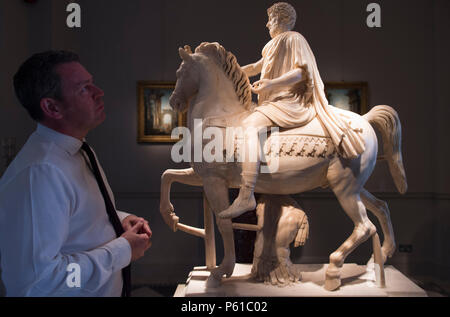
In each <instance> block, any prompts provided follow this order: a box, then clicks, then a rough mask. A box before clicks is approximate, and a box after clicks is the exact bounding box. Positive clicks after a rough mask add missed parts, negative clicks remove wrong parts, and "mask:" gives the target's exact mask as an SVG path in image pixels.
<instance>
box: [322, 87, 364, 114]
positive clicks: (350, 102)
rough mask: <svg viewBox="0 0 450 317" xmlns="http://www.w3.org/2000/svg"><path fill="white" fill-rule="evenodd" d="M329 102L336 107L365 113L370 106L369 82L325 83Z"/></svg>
mask: <svg viewBox="0 0 450 317" xmlns="http://www.w3.org/2000/svg"><path fill="white" fill-rule="evenodd" d="M325 94H326V96H327V99H328V103H329V104H330V105H333V106H335V107H338V108H341V109H344V110H350V111H353V112H356V113H359V114H361V115H362V114H365V113H366V112H367V107H368V84H367V83H366V82H354V83H346V82H329V83H325Z"/></svg>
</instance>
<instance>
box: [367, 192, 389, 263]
mask: <svg viewBox="0 0 450 317" xmlns="http://www.w3.org/2000/svg"><path fill="white" fill-rule="evenodd" d="M361 200H362V201H363V203H364V205H365V206H366V208H367V209H368V210H370V211H371V212H372V213H373V214H374V215H375V216H376V217H377V219H378V221H379V222H380V225H381V229H382V230H383V235H384V241H383V246H382V248H381V253H382V254H381V255H382V258H383V263H385V262H386V260H387V258H388V257H391V256H392V255H393V254H394V252H395V237H394V229H393V227H392V222H391V216H390V213H389V207H388V204H387V203H386V202H385V201H383V200H380V199H378V198H376V197H375V196H373V195H372V194H371V193H369V192H368V191H367V190H366V189H363V190H362V191H361ZM372 260H373V256H372V259H371V261H372ZM369 262H370V261H369Z"/></svg>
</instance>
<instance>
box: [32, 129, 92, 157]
mask: <svg viewBox="0 0 450 317" xmlns="http://www.w3.org/2000/svg"><path fill="white" fill-rule="evenodd" d="M36 133H37V134H39V135H40V136H43V137H45V138H47V139H49V140H50V141H52V142H54V143H55V144H56V145H58V146H59V147H60V148H62V149H63V150H65V151H67V152H68V153H69V154H70V155H74V154H76V153H78V151H79V150H80V148H81V146H82V145H83V142H81V141H80V140H78V139H76V138H74V137H71V136H69V135H66V134H62V133H60V132H58V131H55V130H53V129H50V128H48V127H46V126H44V125H42V124H40V123H38V126H37V129H36Z"/></svg>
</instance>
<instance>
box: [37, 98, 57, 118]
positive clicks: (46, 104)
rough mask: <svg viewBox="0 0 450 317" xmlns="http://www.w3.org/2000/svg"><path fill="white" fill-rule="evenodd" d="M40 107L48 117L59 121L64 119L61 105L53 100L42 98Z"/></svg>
mask: <svg viewBox="0 0 450 317" xmlns="http://www.w3.org/2000/svg"><path fill="white" fill-rule="evenodd" d="M40 106H41V110H42V112H43V113H44V115H45V116H46V117H49V118H52V119H57V120H59V119H61V118H62V117H63V114H62V112H61V105H60V103H59V102H57V101H56V100H55V99H53V98H42V99H41V103H40Z"/></svg>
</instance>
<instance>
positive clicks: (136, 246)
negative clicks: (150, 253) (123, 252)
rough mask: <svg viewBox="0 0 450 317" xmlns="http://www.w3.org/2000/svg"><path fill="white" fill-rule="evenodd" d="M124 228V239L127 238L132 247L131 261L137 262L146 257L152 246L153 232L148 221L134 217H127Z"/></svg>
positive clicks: (123, 224) (123, 223)
mask: <svg viewBox="0 0 450 317" xmlns="http://www.w3.org/2000/svg"><path fill="white" fill-rule="evenodd" d="M122 227H123V229H124V230H125V232H124V233H123V234H122V237H123V238H125V239H126V240H127V241H128V243H129V244H130V247H131V261H135V260H137V259H139V258H141V257H143V256H144V253H145V251H147V250H148V249H149V248H150V246H151V245H152V241H151V239H150V238H151V237H152V231H151V229H150V226H149V225H148V221H147V220H145V219H144V218H140V217H137V216H134V215H130V216H128V217H126V218H125V219H124V220H123V221H122Z"/></svg>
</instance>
